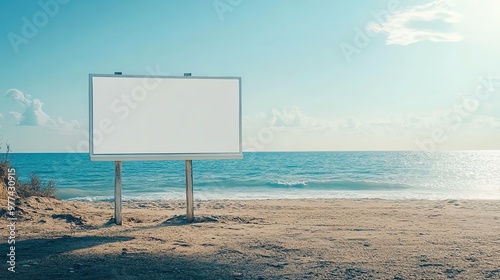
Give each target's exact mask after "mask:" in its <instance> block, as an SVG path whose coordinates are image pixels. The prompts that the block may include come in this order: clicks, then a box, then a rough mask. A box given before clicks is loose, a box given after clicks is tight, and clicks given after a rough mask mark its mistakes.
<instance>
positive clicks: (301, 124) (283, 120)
mask: <svg viewBox="0 0 500 280" xmlns="http://www.w3.org/2000/svg"><path fill="white" fill-rule="evenodd" d="M268 123H269V126H271V127H278V128H283V129H302V130H309V131H324V130H328V129H331V128H332V127H333V123H332V122H330V121H327V120H322V119H317V118H314V117H311V116H309V115H307V114H305V113H304V112H302V111H301V110H300V109H299V107H298V106H291V107H285V108H283V109H282V110H279V109H272V110H271V113H270V114H269V119H268Z"/></svg>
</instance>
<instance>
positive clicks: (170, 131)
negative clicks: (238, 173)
mask: <svg viewBox="0 0 500 280" xmlns="http://www.w3.org/2000/svg"><path fill="white" fill-rule="evenodd" d="M89 80H90V86H89V91H90V112H89V113H90V114H89V115H90V122H89V124H90V131H89V133H90V135H89V139H90V158H91V160H110V161H125V160H169V159H172V160H173V159H181V160H192V159H238V158H242V145H241V78H239V77H166V76H128V75H123V76H122V75H97V74H90V78H89Z"/></svg>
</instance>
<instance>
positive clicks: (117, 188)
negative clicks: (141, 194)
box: [115, 161, 122, 225]
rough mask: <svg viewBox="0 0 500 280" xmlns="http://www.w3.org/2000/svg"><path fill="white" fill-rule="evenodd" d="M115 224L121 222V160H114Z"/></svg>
mask: <svg viewBox="0 0 500 280" xmlns="http://www.w3.org/2000/svg"><path fill="white" fill-rule="evenodd" d="M115 224H117V225H121V224H122V162H121V161H115Z"/></svg>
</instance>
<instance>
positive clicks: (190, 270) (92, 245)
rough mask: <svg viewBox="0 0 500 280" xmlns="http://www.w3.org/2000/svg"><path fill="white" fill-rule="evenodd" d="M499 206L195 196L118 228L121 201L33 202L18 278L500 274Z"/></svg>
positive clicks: (137, 210)
mask: <svg viewBox="0 0 500 280" xmlns="http://www.w3.org/2000/svg"><path fill="white" fill-rule="evenodd" d="M499 202H500V201H498V200H386V199H268V200H219V201H195V204H194V206H195V218H197V220H196V221H197V222H195V223H192V224H187V223H185V221H184V220H183V215H185V210H186V209H185V202H184V201H179V200H177V201H157V202H153V201H135V202H123V209H122V211H123V225H122V226H117V225H114V224H112V220H111V218H112V215H113V213H114V208H113V206H114V203H113V202H72V201H60V200H54V199H47V198H35V197H31V198H28V199H23V200H22V201H21V205H20V207H19V209H18V213H19V217H20V219H19V220H18V223H17V230H18V234H19V236H18V237H17V240H16V241H17V243H18V244H17V245H16V246H17V247H18V251H17V255H16V257H17V264H16V267H17V269H18V271H17V272H16V276H17V277H16V279H30V278H32V279H34V278H37V279H57V278H61V277H62V278H65V279H93V278H98V279H99V278H101V279H141V278H142V277H145V278H148V279H149V278H150V279H286V278H289V279H297V278H299V279H304V278H306V279H336V278H341V279H369V278H375V279H422V278H426V279H449V278H455V277H456V278H459V279H460V278H461V279H483V278H486V279H500V255H499V254H498V248H500V238H499V237H498V232H500V203H499ZM6 226H7V224H6V223H5V222H4V223H2V224H1V226H0V228H1V229H0V230H1V231H4V232H5V231H6ZM5 245H6V243H2V246H1V247H2V248H7V247H6V246H5ZM0 268H1V269H2V271H1V272H0V278H1V276H2V275H4V274H5V273H6V272H7V266H6V265H5V264H4V265H2V266H1V267H0ZM33 277H34V278H33ZM40 277H42V278H40ZM169 277H170V278H169Z"/></svg>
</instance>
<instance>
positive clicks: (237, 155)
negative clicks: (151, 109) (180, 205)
mask: <svg viewBox="0 0 500 280" xmlns="http://www.w3.org/2000/svg"><path fill="white" fill-rule="evenodd" d="M94 77H97V78H117V79H120V78H139V79H141V78H142V79H145V78H151V79H155V78H156V79H195V80H199V79H213V80H228V79H229V80H237V81H238V103H239V104H238V111H239V112H238V113H239V114H238V115H239V116H238V118H239V120H238V129H239V132H238V133H239V135H238V138H239V139H238V140H239V143H238V144H239V145H238V146H239V147H238V151H237V152H207V153H203V152H201V153H200V152H198V153H99V154H96V153H95V152H94V103H93V102H94V91H93V89H94V88H93V86H94V85H93V78H94ZM241 87H242V85H241V77H234V76H166V75H121V74H115V75H113V74H92V73H91V74H89V155H90V160H91V161H150V160H215V159H242V158H243V144H242V138H243V136H242V134H243V127H242V93H241Z"/></svg>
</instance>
